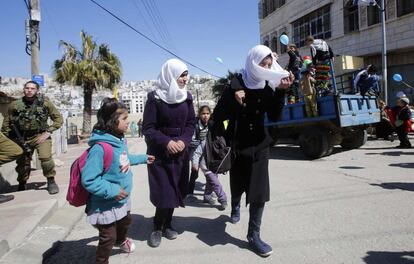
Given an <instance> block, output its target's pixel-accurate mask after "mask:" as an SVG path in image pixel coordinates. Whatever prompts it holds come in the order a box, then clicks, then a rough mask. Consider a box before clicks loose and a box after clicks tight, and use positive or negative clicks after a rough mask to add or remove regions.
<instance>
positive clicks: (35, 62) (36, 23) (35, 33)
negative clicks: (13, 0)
mask: <svg viewBox="0 0 414 264" xmlns="http://www.w3.org/2000/svg"><path fill="white" fill-rule="evenodd" d="M29 14H30V20H29V27H30V31H29V33H30V51H31V53H30V56H31V66H32V68H31V69H32V77H33V75H39V72H40V71H39V51H40V0H30V5H29Z"/></svg>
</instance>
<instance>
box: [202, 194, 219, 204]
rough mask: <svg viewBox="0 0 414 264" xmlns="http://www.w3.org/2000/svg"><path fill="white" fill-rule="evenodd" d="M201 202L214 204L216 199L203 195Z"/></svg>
mask: <svg viewBox="0 0 414 264" xmlns="http://www.w3.org/2000/svg"><path fill="white" fill-rule="evenodd" d="M203 203H208V204H210V205H215V204H216V200H214V198H213V197H211V196H209V197H207V196H204V200H203Z"/></svg>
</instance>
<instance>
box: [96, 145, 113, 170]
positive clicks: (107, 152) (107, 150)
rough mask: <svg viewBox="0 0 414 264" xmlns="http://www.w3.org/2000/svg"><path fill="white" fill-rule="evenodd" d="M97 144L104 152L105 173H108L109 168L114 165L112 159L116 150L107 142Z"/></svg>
mask: <svg viewBox="0 0 414 264" xmlns="http://www.w3.org/2000/svg"><path fill="white" fill-rule="evenodd" d="M96 144H99V145H101V146H102V148H103V150H104V166H103V167H104V172H107V171H108V170H109V167H111V163H112V157H113V155H114V149H113V148H112V146H111V144H109V143H106V142H96Z"/></svg>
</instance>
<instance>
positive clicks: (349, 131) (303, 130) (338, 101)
mask: <svg viewBox="0 0 414 264" xmlns="http://www.w3.org/2000/svg"><path fill="white" fill-rule="evenodd" d="M354 74H355V72H354V73H348V74H344V75H341V76H337V77H336V78H332V80H334V79H335V82H334V83H335V84H334V85H333V86H334V89H333V91H334V93H333V95H329V96H324V97H319V98H318V99H317V103H318V111H319V116H318V117H306V113H305V104H304V103H303V102H297V103H294V104H288V105H285V107H284V108H283V112H282V116H281V118H280V120H278V121H277V122H270V121H269V120H267V119H266V120H265V125H266V126H268V127H269V128H271V129H270V131H271V133H272V135H273V137H274V139H275V140H276V139H277V138H292V139H295V140H296V142H297V143H298V144H299V146H300V148H301V150H302V152H303V153H304V154H305V156H306V157H308V158H311V159H317V158H321V157H323V156H329V155H330V154H331V153H332V151H333V148H334V146H335V145H341V147H342V148H344V149H355V148H359V147H361V146H362V145H364V144H365V142H366V141H367V130H366V128H367V127H368V126H369V125H371V124H374V123H377V122H379V121H380V109H379V107H378V100H377V97H376V96H362V95H359V94H355V93H354V91H353V89H352V84H351V83H352V79H353V75H354ZM332 76H334V75H332ZM337 87H339V89H337Z"/></svg>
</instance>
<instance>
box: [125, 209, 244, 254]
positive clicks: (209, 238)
mask: <svg viewBox="0 0 414 264" xmlns="http://www.w3.org/2000/svg"><path fill="white" fill-rule="evenodd" d="M131 216H132V226H131V228H130V230H129V232H128V235H129V237H131V238H132V239H134V240H139V241H147V240H148V238H149V236H150V233H151V231H152V229H153V223H152V217H151V218H146V217H144V216H142V215H137V214H132V215H131ZM229 219H230V218H229V217H228V216H226V215H220V216H219V217H217V218H216V219H208V218H202V217H195V216H193V217H183V216H174V217H173V222H172V224H173V226H174V228H175V229H176V230H177V232H179V233H180V234H181V233H183V232H192V233H195V234H197V238H198V239H200V240H201V241H202V242H204V243H205V244H207V245H209V246H210V247H212V246H215V245H225V244H233V245H236V246H238V247H240V248H248V244H247V241H243V240H240V239H237V238H235V237H232V236H231V235H229V234H228V233H227V232H226V226H227V223H229Z"/></svg>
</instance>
